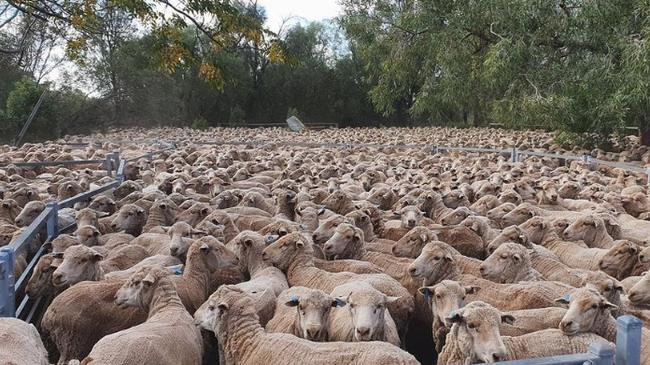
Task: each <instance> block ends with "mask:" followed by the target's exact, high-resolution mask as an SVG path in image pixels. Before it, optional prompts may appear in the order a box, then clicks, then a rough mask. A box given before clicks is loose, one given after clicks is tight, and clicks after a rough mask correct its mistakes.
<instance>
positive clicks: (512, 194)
mask: <svg viewBox="0 0 650 365" xmlns="http://www.w3.org/2000/svg"><path fill="white" fill-rule="evenodd" d="M521 201H522V199H521V195H519V194H518V193H517V192H516V191H514V190H507V191H503V192H501V194H499V202H501V203H502V204H505V203H511V204H515V205H519V204H521Z"/></svg>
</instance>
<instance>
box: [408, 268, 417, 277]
mask: <svg viewBox="0 0 650 365" xmlns="http://www.w3.org/2000/svg"><path fill="white" fill-rule="evenodd" d="M417 271H418V269H416V268H414V267H409V273H410V274H411V275H415V273H417Z"/></svg>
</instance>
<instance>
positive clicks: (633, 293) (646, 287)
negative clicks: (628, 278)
mask: <svg viewBox="0 0 650 365" xmlns="http://www.w3.org/2000/svg"><path fill="white" fill-rule="evenodd" d="M627 297H628V299H629V300H630V302H632V304H634V305H642V306H647V305H648V304H650V276H648V273H647V272H645V273H644V274H643V277H642V278H641V280H639V281H638V282H637V283H636V284H634V286H632V288H630V291H629V293H628V294H627Z"/></svg>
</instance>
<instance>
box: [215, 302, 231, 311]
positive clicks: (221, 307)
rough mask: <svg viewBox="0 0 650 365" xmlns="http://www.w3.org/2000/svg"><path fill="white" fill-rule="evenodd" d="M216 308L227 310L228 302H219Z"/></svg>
mask: <svg viewBox="0 0 650 365" xmlns="http://www.w3.org/2000/svg"><path fill="white" fill-rule="evenodd" d="M217 308H219V311H221V312H225V311H227V310H228V308H229V307H228V304H226V303H219V305H217Z"/></svg>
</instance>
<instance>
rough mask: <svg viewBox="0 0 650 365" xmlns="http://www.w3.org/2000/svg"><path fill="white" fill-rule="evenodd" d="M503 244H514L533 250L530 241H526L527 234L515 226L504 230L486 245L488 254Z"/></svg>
mask: <svg viewBox="0 0 650 365" xmlns="http://www.w3.org/2000/svg"><path fill="white" fill-rule="evenodd" d="M505 242H515V243H518V244H520V245H522V246H524V247H526V248H529V249H532V248H533V246H532V245H531V244H530V241H529V240H528V234H526V232H525V231H524V230H523V229H521V228H519V227H517V226H510V227H506V228H504V229H503V231H501V233H499V235H498V236H496V237H495V238H494V239H493V240H492V241H491V242H490V244H488V247H487V251H488V254H492V253H493V252H494V251H495V250H496V249H497V248H498V247H499V246H500V245H502V244H503V243H505Z"/></svg>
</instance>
